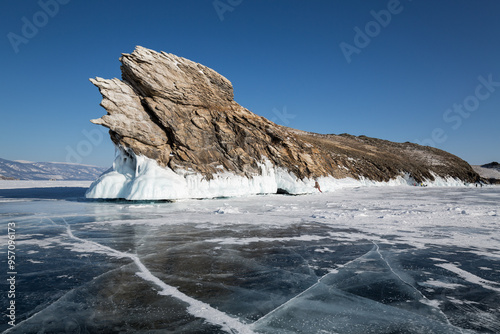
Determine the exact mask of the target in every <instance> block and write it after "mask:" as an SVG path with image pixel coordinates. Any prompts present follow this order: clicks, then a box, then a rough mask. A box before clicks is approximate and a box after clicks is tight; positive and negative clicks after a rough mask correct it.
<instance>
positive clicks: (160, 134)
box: [89, 47, 479, 197]
mask: <svg viewBox="0 0 500 334" xmlns="http://www.w3.org/2000/svg"><path fill="white" fill-rule="evenodd" d="M120 61H121V63H122V66H121V71H122V79H121V80H119V79H111V80H107V79H102V78H95V79H90V80H91V82H92V83H93V84H94V85H96V86H97V87H98V88H99V90H100V92H101V94H102V96H103V100H102V102H101V105H102V107H104V108H105V109H106V111H107V115H105V116H103V117H101V118H100V119H96V120H92V122H93V123H95V124H99V125H103V126H105V127H107V128H109V129H110V136H111V139H112V141H113V142H114V143H115V144H116V145H117V147H119V148H120V149H121V151H122V153H123V154H125V155H127V156H130V157H131V159H132V160H133V159H134V157H138V156H140V157H145V158H149V159H152V160H154V161H156V163H157V164H158V165H159V166H160V167H163V168H164V169H166V170H168V171H173V172H175V173H176V174H177V175H184V176H185V175H186V173H188V174H197V175H199V176H201V177H202V178H203V179H204V180H206V181H210V180H212V179H213V178H214V175H220V174H221V173H230V174H231V175H236V176H239V177H243V178H247V179H252V178H254V177H257V176H259V175H262V174H263V173H266V171H265V170H264V169H265V168H263V166H264V165H266V166H267V168H271V169H272V168H275V169H279V170H281V171H286V172H287V173H289V174H290V175H292V176H293V177H295V178H296V179H297V180H298V181H304V180H315V179H318V178H325V177H328V178H335V179H344V178H353V179H369V180H374V181H385V182H387V181H390V180H394V179H395V178H397V177H401V176H403V175H406V176H407V179H408V178H410V179H411V180H412V182H413V181H414V182H419V183H420V182H423V181H433V180H434V179H435V177H441V178H444V179H446V178H454V179H457V180H461V181H464V182H476V181H477V180H478V179H479V176H478V175H477V174H476V173H475V172H474V171H473V170H472V168H471V167H470V166H469V165H468V164H467V163H466V162H465V161H463V160H461V159H459V158H458V157H456V156H454V155H452V154H449V153H447V152H444V151H441V150H438V149H435V148H431V147H423V146H419V145H417V144H412V143H393V142H389V141H385V140H380V139H373V138H368V137H364V136H360V137H355V136H351V135H333V134H331V135H321V134H316V133H310V132H305V131H300V130H295V129H291V128H287V127H283V126H279V125H277V124H274V123H273V122H271V121H269V120H267V119H265V118H264V117H261V116H258V115H256V114H254V113H252V112H250V111H249V110H247V109H245V108H244V107H242V106H240V105H239V104H238V103H236V102H235V101H234V99H233V87H232V84H231V82H230V81H229V80H227V79H226V78H224V77H223V76H222V75H220V74H218V73H217V72H215V71H214V70H212V69H210V68H208V67H206V66H203V65H201V64H198V63H195V62H193V61H190V60H188V59H185V58H182V57H178V56H175V55H173V54H169V53H165V52H156V51H153V50H149V49H146V48H143V47H137V48H136V49H135V50H134V52H132V53H131V54H123V55H122V57H121V58H120ZM117 168H118V167H115V170H117ZM134 168H135V169H136V171H135V172H134V171H133V170H134ZM131 170H132V172H131V173H132V174H133V173H137V172H138V171H137V162H135V165H132V166H131ZM118 172H119V171H118ZM131 177H133V175H132V176H131ZM101 181H102V180H101ZM129 181H130V180H129ZM99 182H100V180H98V181H97V182H96V184H95V185H94V187H95V186H97V185H98V183H99ZM127 182H128V181H127ZM292 188H293V187H292ZM284 190H285V191H291V190H293V189H284ZM292 192H293V191H292ZM115 195H116V194H115ZM115 195H114V196H115ZM116 196H118V195H116ZM89 197H98V195H97V194H96V193H94V194H90V195H89ZM155 197H157V196H155Z"/></svg>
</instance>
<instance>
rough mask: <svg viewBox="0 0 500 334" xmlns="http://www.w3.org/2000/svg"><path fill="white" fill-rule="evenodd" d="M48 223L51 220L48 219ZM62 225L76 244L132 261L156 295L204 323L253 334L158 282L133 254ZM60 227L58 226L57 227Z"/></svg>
mask: <svg viewBox="0 0 500 334" xmlns="http://www.w3.org/2000/svg"><path fill="white" fill-rule="evenodd" d="M49 220H50V221H52V219H50V218H49ZM62 220H63V221H64V223H65V224H66V233H67V234H68V236H69V237H70V238H71V239H73V240H76V241H78V242H82V243H86V244H90V245H92V246H94V247H98V248H100V249H103V250H105V251H107V254H108V255H112V256H115V257H118V258H129V259H131V260H132V261H134V263H135V265H136V266H137V267H138V268H139V270H140V271H139V272H137V273H136V275H137V276H139V277H141V278H142V279H144V280H145V281H148V282H151V283H153V284H155V285H156V286H158V287H159V288H160V289H161V290H160V291H159V292H158V294H160V295H163V296H171V297H174V298H176V299H179V300H181V301H183V302H185V303H187V304H188V305H189V306H188V308H187V311H188V312H189V313H190V314H191V315H193V316H195V317H198V318H203V319H205V321H206V322H208V323H210V324H213V325H216V326H221V327H222V329H223V330H225V331H227V332H230V333H235V334H236V333H241V334H246V333H248V334H251V333H254V332H253V331H252V330H251V329H250V327H249V325H247V324H245V323H243V322H241V321H239V320H238V319H236V318H233V317H231V316H229V315H228V314H226V313H224V312H222V311H219V310H217V309H215V308H213V307H212V306H210V305H209V304H207V303H204V302H202V301H200V300H197V299H194V298H192V297H189V296H188V295H186V294H184V293H182V292H181V291H179V290H178V289H177V288H175V287H173V286H171V285H168V284H166V283H165V282H163V281H162V280H160V279H159V278H158V277H156V276H155V275H153V273H151V271H150V270H149V269H148V268H147V267H146V266H145V265H144V264H143V263H142V262H141V260H140V259H139V257H138V256H137V255H134V254H130V253H126V252H121V251H118V250H116V249H113V248H111V247H108V246H105V245H101V244H100V243H97V242H95V241H90V240H85V239H82V238H79V237H77V236H75V235H74V234H73V231H72V230H71V226H70V225H69V224H68V222H66V220H65V219H64V218H62ZM52 223H53V224H55V225H58V224H56V223H55V222H54V221H52ZM58 226H60V225H58Z"/></svg>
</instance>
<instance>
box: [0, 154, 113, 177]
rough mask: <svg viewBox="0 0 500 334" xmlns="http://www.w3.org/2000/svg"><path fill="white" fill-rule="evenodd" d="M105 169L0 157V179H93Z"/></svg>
mask: <svg viewBox="0 0 500 334" xmlns="http://www.w3.org/2000/svg"><path fill="white" fill-rule="evenodd" d="M107 169H108V168H104V167H96V166H88V165H79V164H72V163H63V162H29V161H10V160H5V159H1V158H0V180H79V181H83V180H95V179H96V178H97V177H99V175H101V174H102V173H103V172H105V171H106V170H107Z"/></svg>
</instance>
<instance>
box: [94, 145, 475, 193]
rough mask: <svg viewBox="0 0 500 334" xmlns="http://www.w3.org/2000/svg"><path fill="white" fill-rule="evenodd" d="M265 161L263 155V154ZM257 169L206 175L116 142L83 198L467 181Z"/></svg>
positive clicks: (310, 190) (302, 190) (311, 190)
mask: <svg viewBox="0 0 500 334" xmlns="http://www.w3.org/2000/svg"><path fill="white" fill-rule="evenodd" d="M264 161H265V159H264ZM260 169H261V174H260V175H254V176H253V177H245V176H241V175H236V174H233V173H231V172H227V171H221V172H220V173H217V174H214V175H213V178H212V179H210V180H208V179H207V178H206V177H204V176H203V175H201V174H200V173H196V172H194V171H189V170H188V171H185V170H181V169H179V170H177V171H173V170H172V169H170V168H168V167H161V166H159V165H158V163H157V162H156V161H155V160H152V159H149V158H147V157H145V156H142V155H135V154H134V153H133V152H132V151H131V150H126V149H123V148H117V156H116V158H115V161H114V163H113V167H112V169H110V170H109V171H108V172H106V173H104V174H103V175H101V176H100V177H99V178H98V179H97V180H96V181H95V182H93V183H92V185H91V186H90V188H89V190H88V191H87V193H86V197H87V198H101V199H126V200H177V199H187V198H216V197H234V196H246V195H255V194H273V193H277V192H282V193H288V194H296V195H298V194H311V193H317V192H319V190H318V189H317V188H315V183H316V182H318V184H319V186H320V189H321V191H323V192H331V191H335V190H336V189H342V188H354V187H360V186H400V185H409V186H413V185H424V186H466V185H467V184H466V183H464V182H463V181H461V180H459V179H454V178H451V177H449V178H442V177H439V176H437V175H434V180H433V181H429V180H427V181H425V182H423V183H421V184H418V183H417V182H416V181H415V180H414V179H413V178H412V177H411V176H409V175H408V174H404V175H400V176H398V177H396V178H395V179H392V180H390V181H388V182H378V181H373V180H368V179H366V178H362V177H361V178H360V179H354V178H349V177H348V178H342V179H336V178H334V177H331V176H329V177H319V178H316V179H308V178H305V179H299V178H297V177H296V176H295V175H294V174H293V173H292V172H289V171H287V170H286V169H284V168H281V167H274V166H273V165H272V164H271V163H270V162H268V161H266V162H265V163H262V164H260Z"/></svg>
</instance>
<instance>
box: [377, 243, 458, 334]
mask: <svg viewBox="0 0 500 334" xmlns="http://www.w3.org/2000/svg"><path fill="white" fill-rule="evenodd" d="M373 244H374V245H375V247H376V252H377V254H378V255H379V256H380V259H381V260H382V261H384V263H385V264H386V265H387V268H389V270H390V271H391V273H393V274H394V276H396V277H397V278H398V279H399V280H400V281H401V282H403V283H404V284H405V285H407V286H409V287H410V288H412V289H413V290H415V292H417V293H418V294H419V295H420V296H421V297H422V299H423V300H424V303H425V304H427V305H429V306H431V307H433V308H434V309H435V310H437V311H438V312H439V313H440V314H441V315H442V316H443V317H444V319H446V322H447V324H448V325H450V326H453V325H452V323H451V322H450V319H448V317H447V316H446V314H445V313H444V312H443V311H442V310H441V309H440V308H439V307H435V306H433V305H431V304H432V302H431V300H429V298H427V297H426V296H425V295H424V294H423V293H422V292H420V290H418V289H417V288H416V287H415V286H414V285H412V284H411V283H409V282H407V281H405V280H404V279H403V278H402V277H401V276H400V275H399V274H398V273H396V272H395V271H394V269H392V267H391V265H390V264H389V262H388V261H387V260H386V259H385V257H384V256H383V255H382V253H381V252H380V247H379V245H377V244H376V243H375V242H374V243H373ZM453 327H455V326H453ZM455 328H457V329H458V330H459V331H460V333H463V331H462V329H461V328H459V327H455Z"/></svg>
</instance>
